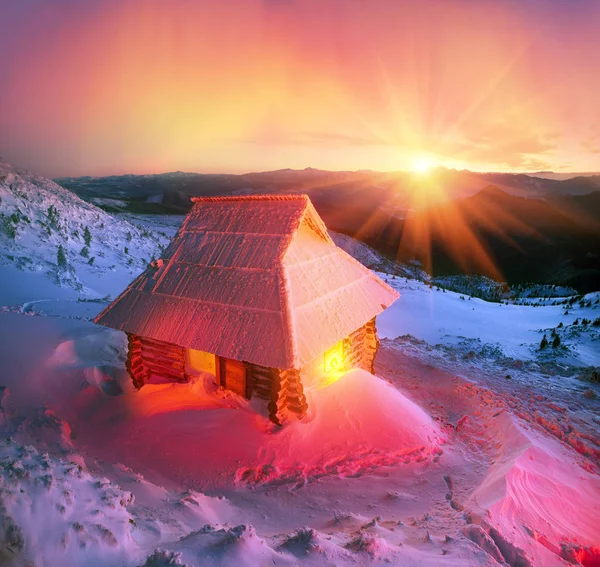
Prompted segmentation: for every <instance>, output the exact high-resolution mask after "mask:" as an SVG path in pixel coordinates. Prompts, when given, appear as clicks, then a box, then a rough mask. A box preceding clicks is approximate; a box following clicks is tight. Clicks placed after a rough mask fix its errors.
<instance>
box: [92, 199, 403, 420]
mask: <svg viewBox="0 0 600 567" xmlns="http://www.w3.org/2000/svg"><path fill="white" fill-rule="evenodd" d="M397 297H398V293H397V292H396V291H394V290H393V289H392V288H390V287H389V286H388V285H386V284H385V283H384V282H383V281H382V280H381V279H379V278H378V277H377V276H376V275H375V274H373V272H371V271H370V270H368V269H367V268H365V267H364V266H363V265H362V264H360V263H359V262H358V261H356V260H355V259H354V258H352V257H351V256H349V255H348V254H346V252H344V251H343V250H342V249H341V248H339V247H337V246H336V245H335V244H334V242H333V241H332V240H331V238H330V236H329V234H328V233H327V229H326V227H325V225H324V223H323V221H322V220H321V218H320V217H319V215H318V214H317V212H316V210H315V208H314V207H313V205H312V203H311V202H310V199H309V198H308V196H307V195H252V196H235V197H208V198H198V199H194V206H193V209H192V210H191V212H190V213H189V215H188V216H187V217H186V219H185V220H184V222H183V225H182V226H181V228H180V229H179V232H178V233H177V234H176V236H175V237H174V238H173V240H172V241H171V243H170V245H169V246H168V248H167V250H166V251H165V253H164V256H163V257H162V258H160V259H159V260H156V261H154V262H152V264H151V265H150V266H149V267H148V268H147V269H146V270H145V271H144V272H143V273H142V274H141V275H140V276H138V277H137V278H136V279H135V280H134V281H133V282H132V283H131V284H130V285H129V286H128V287H127V289H125V291H124V292H123V293H122V294H121V295H120V296H119V297H117V298H116V299H115V301H113V302H112V303H111V304H110V305H109V306H108V307H107V308H106V309H104V311H102V312H101V313H100V314H99V315H98V316H97V317H96V319H95V322H96V323H99V324H101V325H105V326H107V327H111V328H113V329H118V330H121V331H124V332H125V333H127V335H128V338H129V353H128V357H127V369H128V371H129V373H130V375H131V378H132V380H133V383H134V384H135V386H136V387H137V388H141V387H143V386H144V384H147V383H152V382H161V381H162V382H164V381H165V380H167V381H173V382H186V381H188V380H190V379H191V378H192V377H194V376H198V375H201V374H203V373H208V374H210V375H212V376H213V377H214V380H215V382H216V383H217V384H218V385H220V386H222V387H223V388H227V389H229V390H232V391H233V392H236V393H237V394H239V395H240V396H244V397H245V398H248V399H250V398H253V399H254V398H259V399H262V400H264V401H265V410H266V411H267V412H268V414H269V417H270V418H271V419H272V420H273V421H274V422H275V423H283V422H284V421H285V420H287V419H288V418H290V417H294V416H296V417H302V416H304V414H305V413H306V411H307V402H306V397H305V395H304V388H305V387H306V386H307V385H315V384H316V385H317V386H318V385H319V382H322V383H323V384H325V383H327V381H328V377H330V376H331V375H332V374H336V375H339V374H341V371H343V370H345V369H350V368H363V369H365V370H368V371H369V372H373V362H374V359H375V354H376V352H377V348H378V345H379V341H378V339H377V331H376V328H375V317H376V315H378V314H379V313H381V312H382V311H383V310H384V309H385V308H386V307H388V306H389V305H391V304H392V303H393V302H394V301H395V300H396V299H397Z"/></svg>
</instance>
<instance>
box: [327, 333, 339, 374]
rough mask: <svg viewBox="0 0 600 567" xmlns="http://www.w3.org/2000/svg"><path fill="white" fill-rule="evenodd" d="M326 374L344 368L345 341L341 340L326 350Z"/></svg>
mask: <svg viewBox="0 0 600 567" xmlns="http://www.w3.org/2000/svg"><path fill="white" fill-rule="evenodd" d="M324 360H325V374H326V375H327V374H330V373H331V372H336V371H339V370H342V368H343V365H344V343H343V342H342V341H340V342H339V343H337V344H335V345H334V346H333V347H331V348H330V349H329V350H328V351H326V352H325V356H324Z"/></svg>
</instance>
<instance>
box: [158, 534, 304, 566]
mask: <svg viewBox="0 0 600 567" xmlns="http://www.w3.org/2000/svg"><path fill="white" fill-rule="evenodd" d="M173 547H174V548H175V549H176V551H175V553H170V554H166V556H165V558H166V559H167V561H168V560H170V561H171V563H168V562H167V561H165V560H164V559H163V555H162V554H161V552H160V551H159V550H157V552H158V554H157V552H155V555H156V559H154V560H153V561H152V557H149V558H148V561H147V562H146V565H148V566H150V565H157V566H158V565H182V564H183V565H188V564H189V565H190V566H191V565H198V566H199V565H202V566H209V565H210V566H212V565H215V566H217V565H219V566H221V565H236V567H237V566H239V567H254V566H256V565H296V562H295V561H293V560H292V559H290V558H288V557H286V556H285V555H284V554H282V553H279V552H278V551H275V550H274V549H273V548H271V547H270V546H269V545H268V544H267V542H266V541H265V540H264V539H263V538H261V537H259V536H258V535H257V534H256V530H255V529H254V527H253V526H251V525H248V524H240V525H238V526H234V527H231V528H229V527H223V528H217V527H215V526H213V525H211V524H207V525H206V526H204V527H203V528H201V529H200V530H198V531H196V532H193V533H191V534H190V535H188V536H186V537H183V538H181V539H180V540H179V542H177V543H176V544H175V545H174V546H173ZM163 553H164V552H163Z"/></svg>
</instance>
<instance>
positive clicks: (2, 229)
mask: <svg viewBox="0 0 600 567" xmlns="http://www.w3.org/2000/svg"><path fill="white" fill-rule="evenodd" d="M166 243H167V238H166V235H164V234H161V233H159V232H157V231H149V230H145V229H140V228H139V227H138V226H136V225H135V224H133V223H130V222H128V221H126V220H123V219H117V218H115V217H113V216H111V215H109V214H107V213H105V212H104V211H102V210H101V209H99V208H98V207H95V206H94V205H91V204H89V203H86V202H85V201H83V200H82V199H80V198H79V197H77V196H76V195H75V194H73V193H71V192H70V191H67V190H66V189H63V188H62V187H60V186H59V185H57V184H56V183H54V182H53V181H50V180H49V179H45V178H43V177H38V176H36V175H34V174H32V173H29V172H27V171H24V170H19V169H15V168H13V167H11V166H9V165H8V164H6V163H4V162H1V161H0V266H14V267H17V268H19V269H21V270H25V271H29V272H41V273H44V274H46V275H47V276H48V277H49V278H50V279H51V280H53V281H55V282H57V283H60V284H62V285H68V286H71V287H73V288H75V289H77V290H78V291H82V292H84V293H90V294H93V292H94V291H96V290H95V282H96V281H97V279H98V278H102V277H104V276H105V275H106V274H107V273H108V274H110V273H113V272H116V271H117V270H119V271H124V272H126V273H127V274H128V275H129V276H132V275H134V274H136V273H138V272H139V271H141V270H142V269H143V268H144V267H145V266H146V264H147V262H148V261H149V260H150V259H151V258H152V257H156V256H157V255H159V254H160V249H161V246H164V245H165V244H166Z"/></svg>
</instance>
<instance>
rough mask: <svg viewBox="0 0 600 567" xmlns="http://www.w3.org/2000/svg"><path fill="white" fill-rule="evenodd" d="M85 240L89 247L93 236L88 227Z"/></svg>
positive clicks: (84, 236) (84, 234) (85, 231)
mask: <svg viewBox="0 0 600 567" xmlns="http://www.w3.org/2000/svg"><path fill="white" fill-rule="evenodd" d="M83 240H84V241H85V245H86V246H89V245H90V244H91V243H92V234H91V233H90V229H89V228H88V227H87V226H86V227H85V230H84V231H83Z"/></svg>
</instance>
